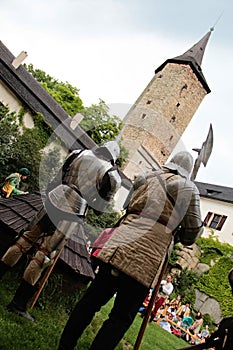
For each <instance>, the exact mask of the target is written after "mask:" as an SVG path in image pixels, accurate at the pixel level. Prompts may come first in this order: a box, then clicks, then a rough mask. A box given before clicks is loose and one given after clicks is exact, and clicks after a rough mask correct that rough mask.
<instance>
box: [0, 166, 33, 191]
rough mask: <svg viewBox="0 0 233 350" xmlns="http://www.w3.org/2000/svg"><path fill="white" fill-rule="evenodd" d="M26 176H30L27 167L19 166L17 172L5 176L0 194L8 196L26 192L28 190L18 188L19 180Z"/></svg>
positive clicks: (24, 179) (24, 178) (23, 179)
mask: <svg viewBox="0 0 233 350" xmlns="http://www.w3.org/2000/svg"><path fill="white" fill-rule="evenodd" d="M28 176H30V171H29V170H28V169H27V168H21V169H20V170H19V171H18V172H17V173H13V174H10V175H9V176H7V177H6V179H5V181H4V183H3V185H2V187H1V190H0V196H1V197H3V198H9V197H12V196H15V195H19V194H28V192H25V191H21V190H20V189H19V186H20V182H21V181H26V179H27V178H28Z"/></svg>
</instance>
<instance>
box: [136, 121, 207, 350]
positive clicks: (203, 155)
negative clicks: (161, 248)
mask: <svg viewBox="0 0 233 350" xmlns="http://www.w3.org/2000/svg"><path fill="white" fill-rule="evenodd" d="M212 149H213V128H212V125H211V124H210V128H209V132H208V135H207V138H206V140H205V142H203V144H202V147H201V148H200V149H194V150H195V151H197V152H198V157H197V159H196V162H195V164H194V168H193V172H192V174H191V176H190V179H191V180H192V181H194V180H195V178H196V175H197V172H198V170H199V167H200V164H201V163H203V164H204V166H206V164H207V162H208V160H209V157H210V155H211V152H212ZM167 265H168V257H167V256H166V258H165V261H164V264H163V267H162V270H161V273H160V275H159V279H158V282H157V284H156V287H155V289H154V290H153V293H152V296H151V299H150V301H149V304H148V307H147V311H146V314H145V316H144V319H143V322H142V325H141V328H140V330H139V333H138V336H137V339H136V342H135V345H134V348H133V350H138V349H139V347H140V344H141V342H142V338H143V335H144V332H145V330H146V326H147V323H148V319H149V317H150V315H151V311H152V308H153V305H154V302H155V298H156V296H157V293H158V290H159V287H160V283H161V280H162V277H163V275H164V273H165V271H166V268H167Z"/></svg>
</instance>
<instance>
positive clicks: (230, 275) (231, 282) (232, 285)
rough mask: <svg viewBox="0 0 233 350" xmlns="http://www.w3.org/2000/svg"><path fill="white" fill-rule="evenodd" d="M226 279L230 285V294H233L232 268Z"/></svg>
mask: <svg viewBox="0 0 233 350" xmlns="http://www.w3.org/2000/svg"><path fill="white" fill-rule="evenodd" d="M228 280H229V283H230V286H231V290H232V294H233V269H231V271H230V272H229V274H228Z"/></svg>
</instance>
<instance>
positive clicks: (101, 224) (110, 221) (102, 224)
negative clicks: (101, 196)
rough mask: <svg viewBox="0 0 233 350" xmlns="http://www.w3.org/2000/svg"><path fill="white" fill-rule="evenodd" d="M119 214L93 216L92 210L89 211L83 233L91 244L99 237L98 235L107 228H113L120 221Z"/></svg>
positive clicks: (112, 212)
mask: <svg viewBox="0 0 233 350" xmlns="http://www.w3.org/2000/svg"><path fill="white" fill-rule="evenodd" d="M120 216H121V214H119V213H116V212H114V211H111V212H108V213H103V214H102V215H99V216H97V215H95V214H94V212H93V210H92V209H91V210H89V211H88V214H87V221H86V223H85V232H86V235H87V236H88V238H89V239H90V240H91V242H94V240H95V239H96V238H97V237H98V236H99V234H100V233H101V232H102V231H103V230H104V229H105V228H108V227H113V226H114V225H115V224H116V223H117V221H118V220H119V219H120Z"/></svg>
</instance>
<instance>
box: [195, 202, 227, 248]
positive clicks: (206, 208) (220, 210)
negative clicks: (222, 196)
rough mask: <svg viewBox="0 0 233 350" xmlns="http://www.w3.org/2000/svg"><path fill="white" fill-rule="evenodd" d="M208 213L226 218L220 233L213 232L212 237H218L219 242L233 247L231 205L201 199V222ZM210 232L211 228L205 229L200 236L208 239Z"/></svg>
mask: <svg viewBox="0 0 233 350" xmlns="http://www.w3.org/2000/svg"><path fill="white" fill-rule="evenodd" d="M208 212H212V213H215V214H218V215H226V216H227V219H226V221H225V223H224V224H223V227H222V229H221V231H218V230H214V235H215V236H216V237H218V239H219V241H220V242H222V243H229V244H231V245H232V246H233V204H231V203H227V202H222V201H217V200H214V199H211V198H205V197H201V214H202V220H204V219H205V217H206V215H207V214H208ZM211 232H213V229H212V228H211V229H210V228H208V227H205V229H204V233H203V235H202V236H203V237H208V236H209V235H210V233H211Z"/></svg>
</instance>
